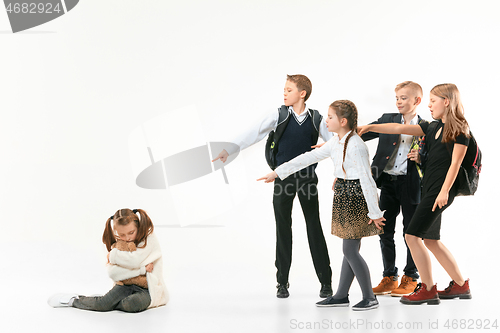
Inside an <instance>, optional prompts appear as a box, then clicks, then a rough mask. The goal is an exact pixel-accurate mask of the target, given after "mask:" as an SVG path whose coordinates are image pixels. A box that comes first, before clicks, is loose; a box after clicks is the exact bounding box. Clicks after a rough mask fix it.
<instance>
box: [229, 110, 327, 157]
mask: <svg viewBox="0 0 500 333" xmlns="http://www.w3.org/2000/svg"><path fill="white" fill-rule="evenodd" d="M288 112H290V117H292V116H294V117H295V118H296V119H297V122H298V123H299V124H302V123H303V122H304V121H305V120H306V117H310V116H311V114H312V111H310V109H309V108H307V106H305V108H304V111H303V112H302V113H301V114H300V115H299V114H297V112H295V110H294V109H293V107H292V106H289V107H288ZM278 119H279V112H278V111H277V110H274V111H272V112H269V113H268V114H267V115H266V116H265V117H264V118H263V119H262V120H260V121H258V122H257V123H255V124H254V125H253V126H252V127H251V128H250V129H248V130H247V131H245V132H243V133H241V134H240V135H238V136H237V137H236V138H235V139H234V140H233V141H231V142H233V143H235V144H237V145H238V146H239V147H240V150H243V149H246V148H248V147H250V146H251V145H253V144H255V143H257V142H259V141H261V140H262V139H264V138H265V137H266V136H267V135H268V134H269V133H270V132H271V131H273V130H276V127H277V126H278ZM311 120H312V119H311ZM319 136H320V137H321V138H322V139H323V140H324V141H325V142H326V141H328V140H330V139H331V138H332V137H333V134H332V133H331V132H329V131H328V128H327V127H326V121H325V118H324V117H323V119H322V120H321V122H320V124H319ZM236 150H237V148H233V149H232V147H230V148H227V149H226V151H227V152H228V154H229V155H231V154H233V153H235V152H236Z"/></svg>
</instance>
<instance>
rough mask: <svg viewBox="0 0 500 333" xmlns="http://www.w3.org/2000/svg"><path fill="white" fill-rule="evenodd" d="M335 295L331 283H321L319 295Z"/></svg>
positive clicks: (323, 296) (325, 296)
mask: <svg viewBox="0 0 500 333" xmlns="http://www.w3.org/2000/svg"><path fill="white" fill-rule="evenodd" d="M332 295H333V290H332V285H331V284H321V290H320V291H319V297H321V298H327V297H329V296H332Z"/></svg>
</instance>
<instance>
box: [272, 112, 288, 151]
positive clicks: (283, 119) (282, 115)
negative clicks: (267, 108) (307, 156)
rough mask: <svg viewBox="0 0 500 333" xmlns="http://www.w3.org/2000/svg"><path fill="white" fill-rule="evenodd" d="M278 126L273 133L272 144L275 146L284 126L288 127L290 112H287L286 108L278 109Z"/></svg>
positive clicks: (283, 130)
mask: <svg viewBox="0 0 500 333" xmlns="http://www.w3.org/2000/svg"><path fill="white" fill-rule="evenodd" d="M278 113H279V115H278V125H276V130H275V131H274V140H273V141H274V142H275V144H276V143H278V142H279V140H280V138H281V136H282V135H283V132H285V128H286V125H288V121H289V120H290V112H289V111H288V107H287V106H285V105H282V106H281V107H280V108H279V109H278Z"/></svg>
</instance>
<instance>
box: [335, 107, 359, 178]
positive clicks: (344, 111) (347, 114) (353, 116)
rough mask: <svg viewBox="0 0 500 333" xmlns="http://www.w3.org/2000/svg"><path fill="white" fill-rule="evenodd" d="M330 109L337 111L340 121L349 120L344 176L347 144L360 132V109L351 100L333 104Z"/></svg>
mask: <svg viewBox="0 0 500 333" xmlns="http://www.w3.org/2000/svg"><path fill="white" fill-rule="evenodd" d="M330 107H331V108H332V109H333V110H334V111H335V113H336V114H337V117H338V118H339V119H342V118H345V119H347V125H348V126H349V128H350V130H351V133H349V135H348V136H347V138H346V139H345V142H344V153H343V157H342V170H344V174H345V173H346V171H345V169H344V161H345V155H346V152H347V143H348V142H349V139H350V138H351V137H352V136H353V135H354V134H355V133H356V132H357V130H358V109H357V108H356V105H354V103H353V102H351V101H349V100H338V101H335V102H333V103H332V104H331V105H330Z"/></svg>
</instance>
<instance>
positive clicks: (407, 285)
mask: <svg viewBox="0 0 500 333" xmlns="http://www.w3.org/2000/svg"><path fill="white" fill-rule="evenodd" d="M417 284H418V282H417V279H414V278H411V277H409V276H407V275H403V277H402V278H401V284H400V285H399V287H397V288H396V289H394V290H393V291H392V292H391V296H394V297H401V296H408V295H410V294H411V293H412V292H413V291H414V290H415V288H417Z"/></svg>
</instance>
